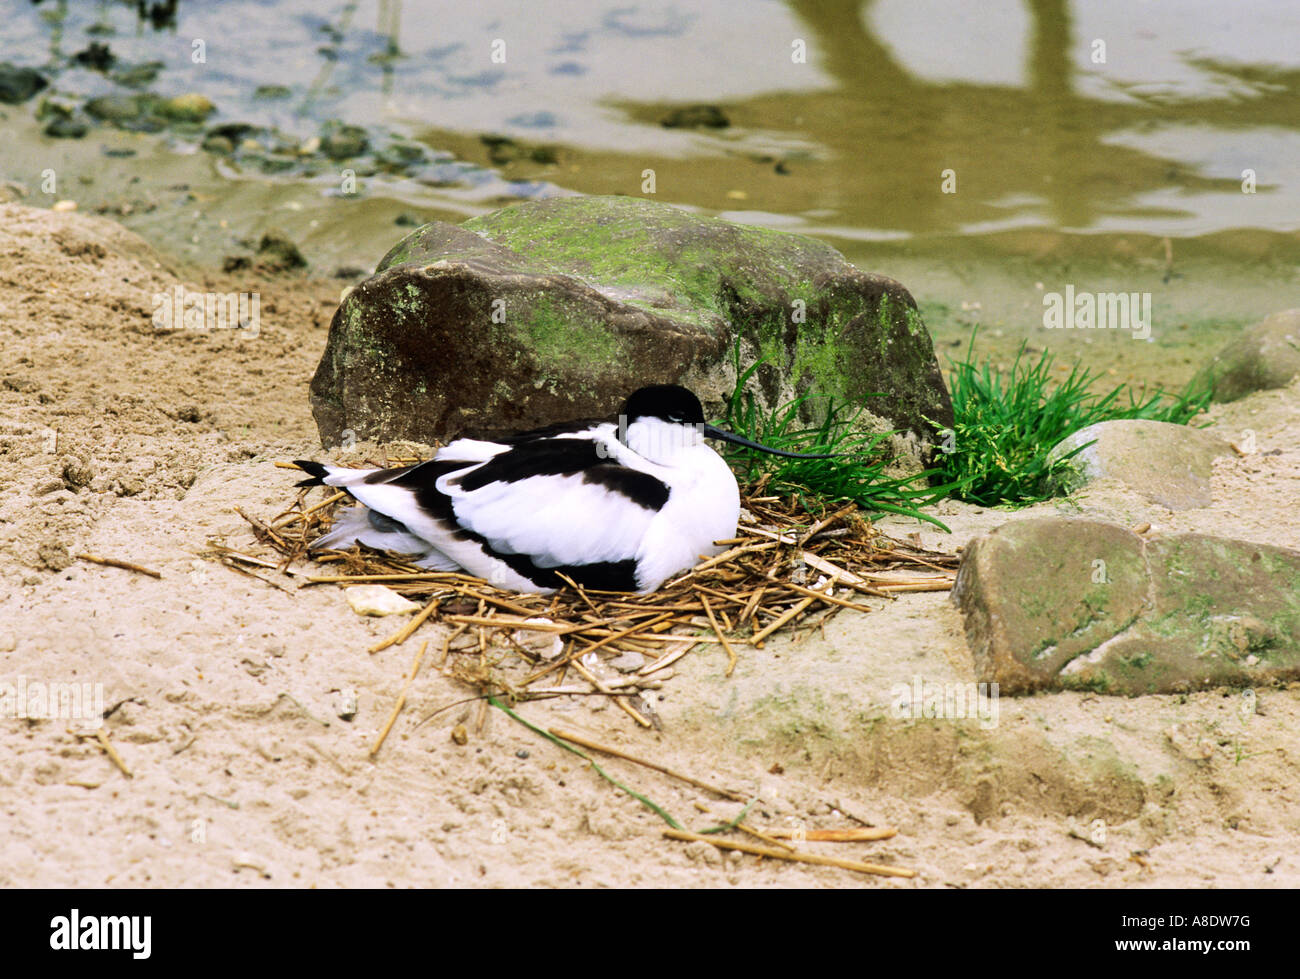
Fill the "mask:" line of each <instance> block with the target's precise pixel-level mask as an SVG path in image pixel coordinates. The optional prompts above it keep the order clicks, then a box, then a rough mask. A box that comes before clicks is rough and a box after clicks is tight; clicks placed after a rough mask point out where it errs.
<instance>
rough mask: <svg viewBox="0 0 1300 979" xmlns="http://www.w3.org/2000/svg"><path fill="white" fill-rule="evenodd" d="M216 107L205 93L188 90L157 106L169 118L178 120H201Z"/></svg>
mask: <svg viewBox="0 0 1300 979" xmlns="http://www.w3.org/2000/svg"><path fill="white" fill-rule="evenodd" d="M216 109H217V107H216V106H215V105H213V104H212V100H211V99H209V98H208V97H207V96H206V95H199V94H198V93H197V92H188V93H186V94H185V95H177V96H175V97H174V98H170V99H168V100H167V101H165V102H163V103H162V104H161V105H160V106H158V111H159V112H160V113H162V114H163V115H164V116H166V117H167V118H169V119H175V120H177V121H178V122H202V121H203V120H204V119H206V118H207V117H208V116H210V115H212V113H213V112H215V111H216Z"/></svg>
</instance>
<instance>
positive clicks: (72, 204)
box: [54, 201, 77, 211]
mask: <svg viewBox="0 0 1300 979" xmlns="http://www.w3.org/2000/svg"><path fill="white" fill-rule="evenodd" d="M76 209H77V202H76V201H55V202H54V210H56V211H75V210H76Z"/></svg>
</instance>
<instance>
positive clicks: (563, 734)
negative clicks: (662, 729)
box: [548, 727, 749, 802]
mask: <svg viewBox="0 0 1300 979" xmlns="http://www.w3.org/2000/svg"><path fill="white" fill-rule="evenodd" d="M548 730H549V731H550V732H551V733H552V734H554V735H555V736H556V737H557V738H562V739H563V740H565V741H572V742H573V743H574V744H578V745H582V747H584V748H590V749H591V750H592V751H599V752H602V753H604V754H606V755H613V756H614V757H615V758H622V759H623V760H624V761H630V762H634V763H636V764H638V765H644V766H645V767H646V768H653V769H654V770H655V771H656V772H662V773H663V774H665V775H668V776H670V777H672V778H675V779H678V780H680V781H682V782H685V783H687V784H688V785H693V786H695V787H696V788H697V789H704V791H706V792H712V793H713V794H714V795H718V796H721V797H722V798H724V799H731V800H732V801H734V802H748V801H749V797H748V796H746V795H742V794H741V793H739V792H732V791H731V790H730V789H723V788H719V787H718V786H716V785H711V784H709V783H708V782H703V781H701V780H700V779H698V778H694V777H692V776H690V775H686V774H683V773H682V772H678V771H674V770H673V769H671V768H669V767H668V766H667V765H660V764H659V763H658V762H654V761H648V760H647V759H645V758H638V757H637V756H636V755H630V754H628V753H627V752H626V751H622V750H620V749H618V748H611V747H610V746H609V745H605V744H601V743H600V742H598V741H592V740H591V739H590V738H585V737H583V736H582V735H580V734H574V733H573V732H572V731H565V730H561V729H560V728H555V727H553V728H549V729H548Z"/></svg>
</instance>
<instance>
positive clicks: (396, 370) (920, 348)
mask: <svg viewBox="0 0 1300 979" xmlns="http://www.w3.org/2000/svg"><path fill="white" fill-rule="evenodd" d="M737 340H738V341H739V343H740V351H741V361H742V366H746V367H747V366H748V365H749V364H750V363H752V362H754V361H756V360H758V359H760V357H761V356H766V357H768V358H769V363H767V364H765V365H764V366H763V367H762V368H760V370H759V371H757V372H756V376H755V378H753V379H751V390H752V391H753V393H754V394H755V396H756V400H757V402H758V405H759V406H760V408H761V407H763V406H766V405H770V404H778V403H784V402H785V401H787V400H789V399H790V398H791V397H793V396H794V395H795V394H797V393H803V392H806V391H808V390H809V389H816V390H817V391H818V393H821V394H827V395H832V396H835V397H837V398H839V399H844V398H853V399H861V398H864V397H865V396H867V395H871V394H876V393H880V392H883V393H884V396H883V397H878V398H874V397H873V398H871V399H870V400H868V401H867V407H868V408H869V409H870V410H871V411H872V412H873V413H874V415H873V416H872V417H871V419H869V421H870V424H871V425H873V426H874V427H875V429H876V430H888V429H893V428H900V429H905V430H910V431H914V432H916V433H918V434H919V435H920V436H921V437H922V439H928V438H929V437H930V436H931V435H932V434H933V432H934V429H935V427H943V426H947V425H950V424H951V423H952V406H951V402H950V401H949V398H948V392H947V389H946V388H945V387H944V384H943V379H942V376H941V375H940V372H939V366H938V363H937V362H936V360H935V356H934V347H933V344H932V343H931V340H930V336H929V334H928V332H927V331H926V329H925V326H924V324H923V323H922V321H921V317H920V314H919V313H918V312H917V309H916V304H915V302H914V301H913V300H912V297H911V296H910V295H909V294H908V292H907V290H906V289H904V288H903V287H902V286H901V285H899V284H898V283H897V282H895V281H893V280H892V279H887V278H884V277H883V276H877V275H871V274H868V273H866V272H862V271H860V270H859V269H857V268H855V267H854V266H853V265H851V264H850V263H849V262H847V261H845V259H844V258H843V256H841V255H840V254H839V253H838V252H836V251H835V250H834V249H833V248H831V247H830V246H828V245H825V244H822V243H821V242H817V241H814V240H812V239H809V238H804V237H802V236H799V235H792V234H787V233H783V232H778V231H770V230H766V229H760V228H749V227H744V226H741V225H736V224H732V223H730V222H726V221H721V220H717V219H713V218H704V217H698V216H696V215H693V214H688V213H686V212H684V211H681V210H678V209H677V208H673V207H668V206H666V205H663V204H658V203H654V202H650V201H645V200H639V199H634V198H625V197H569V198H557V199H552V200H546V201H533V202H528V203H524V204H519V205H516V206H513V207H508V208H504V209H502V210H500V211H496V212H494V213H492V214H489V215H486V216H484V217H481V218H475V219H473V220H471V221H468V222H466V223H465V224H464V225H461V226H456V225H450V224H444V223H441V222H434V223H432V224H427V225H425V226H423V227H422V228H419V229H418V230H416V231H415V232H413V233H411V234H410V235H409V236H407V237H406V238H405V239H403V240H402V241H401V242H399V243H398V244H397V246H396V247H394V248H393V249H392V250H391V251H390V252H389V253H388V254H387V255H386V256H385V257H384V259H383V260H382V261H381V262H380V264H379V267H378V269H377V270H376V272H375V274H374V275H373V276H371V277H370V278H369V279H366V280H365V281H364V282H362V283H360V284H359V285H358V286H357V287H356V288H355V289H353V290H352V291H351V292H350V293H348V294H347V295H346V297H345V299H344V300H343V302H342V303H341V305H340V306H339V309H338V311H337V312H336V313H335V316H334V319H333V321H332V323H331V324H330V332H329V339H328V341H327V344H326V349H325V353H324V356H323V357H322V358H321V362H320V366H319V367H318V369H317V371H316V376H315V378H314V379H313V381H312V385H311V404H312V411H313V413H314V414H315V417H316V423H317V426H318V427H319V429H320V435H321V441H322V443H323V444H325V445H326V446H329V445H336V444H338V443H339V441H340V439H341V438H342V434H343V432H344V431H345V430H351V431H352V432H353V433H354V434H355V435H356V437H357V438H360V439H372V440H393V439H409V440H412V441H418V442H425V443H432V442H435V441H438V440H442V439H445V438H448V437H450V436H453V435H456V434H459V433H461V432H463V431H465V430H467V429H468V430H474V431H478V432H480V433H490V432H492V431H501V430H508V429H520V428H526V427H533V426H540V425H545V424H549V423H551V422H555V421H561V420H566V419H571V418H575V417H583V416H603V415H606V414H608V413H610V412H611V411H613V410H614V409H616V408H617V406H618V405H619V404H621V402H622V400H623V399H624V398H625V397H626V396H627V395H628V394H629V393H630V392H631V391H633V390H635V389H636V388H637V387H640V386H641V385H643V384H654V383H681V384H685V385H686V386H688V387H690V388H691V389H692V390H694V391H695V392H696V393H697V394H699V395H700V397H701V399H702V400H703V401H704V402H705V407H706V409H708V410H712V411H715V412H716V411H718V410H719V409H720V408H721V405H722V399H723V398H724V397H725V396H727V395H728V394H729V393H730V391H731V389H732V388H733V386H734V384H735V372H734V369H733V367H732V363H731V360H732V358H731V352H732V349H733V346H734V344H735V343H736V342H737ZM809 411H810V414H809V417H811V408H810V409H809Z"/></svg>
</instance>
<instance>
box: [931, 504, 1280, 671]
mask: <svg viewBox="0 0 1300 979" xmlns="http://www.w3.org/2000/svg"><path fill="white" fill-rule="evenodd" d="M1297 581H1300V551H1293V550H1289V549H1286V548H1281V547H1272V546H1269V545H1266V544H1255V543H1251V542H1248V541H1239V540H1232V539H1229V538H1223V537H1212V536H1208V535H1203V534H1169V535H1164V536H1154V537H1140V536H1138V535H1137V534H1134V533H1132V532H1130V531H1129V530H1127V529H1125V528H1124V527H1120V526H1118V525H1116V524H1109V523H1104V522H1101V521H1095V520H1076V519H1064V518H1055V517H1051V518H1044V519H1035V520H1022V521H1015V522H1012V523H1009V524H1004V525H1003V526H1001V527H999V528H997V529H996V530H994V531H993V532H992V533H989V534H986V535H984V536H982V537H978V538H976V539H975V540H973V541H972V542H971V543H970V544H969V545H967V547H966V548H965V550H964V552H963V554H962V563H961V567H960V569H959V570H958V572H957V582H956V585H955V586H954V588H953V593H952V597H953V601H954V602H955V603H956V604H957V605H958V607H959V608H960V609H961V611H962V614H963V618H964V622H965V630H966V639H967V643H968V644H969V646H970V648H971V652H972V654H973V656H974V660H975V669H976V675H977V677H978V679H979V680H981V681H982V682H989V683H997V684H998V685H999V692H1000V693H1003V694H1009V693H1010V694H1015V693H1027V692H1032V691H1035V690H1044V689H1085V690H1093V691H1096V692H1099V693H1112V694H1126V695H1130V696H1132V695H1137V694H1144V693H1177V692H1184V691H1188V690H1195V689H1203V688H1207V687H1215V686H1222V685H1227V686H1253V685H1258V684H1261V683H1268V682H1274V681H1288V680H1294V679H1297V678H1300V588H1297V587H1296V583H1297Z"/></svg>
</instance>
